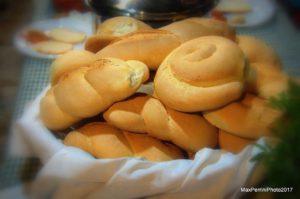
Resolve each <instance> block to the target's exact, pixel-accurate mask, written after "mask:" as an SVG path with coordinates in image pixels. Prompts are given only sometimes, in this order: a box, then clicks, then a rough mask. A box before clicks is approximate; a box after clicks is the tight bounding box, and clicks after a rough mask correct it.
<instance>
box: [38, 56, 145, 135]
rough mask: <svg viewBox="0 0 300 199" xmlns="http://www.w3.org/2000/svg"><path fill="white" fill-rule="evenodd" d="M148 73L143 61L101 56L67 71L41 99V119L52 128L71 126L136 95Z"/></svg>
mask: <svg viewBox="0 0 300 199" xmlns="http://www.w3.org/2000/svg"><path fill="white" fill-rule="evenodd" d="M148 77H149V71H148V68H147V66H146V65H145V64H143V63H142V62H139V61H134V60H130V61H126V62H125V61H123V60H120V59H116V58H106V59H99V60H97V61H95V62H94V63H93V64H91V65H90V66H85V67H80V68H77V69H76V70H73V71H71V72H69V73H67V74H65V75H64V76H63V77H62V78H60V80H59V82H58V83H57V84H55V85H54V86H53V87H51V88H50V90H49V91H48V92H47V94H46V96H45V97H44V98H42V100H41V104H40V116H41V119H42V121H43V122H44V124H45V126H46V127H48V128H49V129H52V130H59V129H64V128H67V127H69V126H70V125H72V124H73V123H75V122H77V121H79V120H81V119H83V118H88V117H92V116H95V115H97V114H98V113H100V112H102V111H104V110H105V109H107V108H108V107H109V106H110V105H112V104H113V103H114V102H116V101H119V100H122V99H125V98H126V97H128V96H130V95H132V94H133V93H135V91H136V90H137V89H138V88H139V87H140V85H141V84H142V83H143V82H144V81H146V80H147V79H148Z"/></svg>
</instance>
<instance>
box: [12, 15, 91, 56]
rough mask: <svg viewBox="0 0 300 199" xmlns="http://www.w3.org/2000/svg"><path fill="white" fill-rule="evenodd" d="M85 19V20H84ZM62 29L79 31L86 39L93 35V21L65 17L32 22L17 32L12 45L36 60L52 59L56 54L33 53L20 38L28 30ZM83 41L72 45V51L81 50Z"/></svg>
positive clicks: (29, 46)
mask: <svg viewBox="0 0 300 199" xmlns="http://www.w3.org/2000/svg"><path fill="white" fill-rule="evenodd" d="M85 19H86V18H85ZM59 27H64V28H68V29H71V30H74V31H79V32H83V33H85V35H86V37H88V36H90V35H92V34H93V33H94V21H93V20H88V21H87V20H82V19H79V18H78V17H75V18H74V17H73V18H70V17H67V18H59V19H48V20H43V21H37V22H34V23H32V24H30V25H28V26H26V27H24V28H23V29H22V30H21V31H19V32H18V33H17V34H16V36H15V38H14V44H15V46H16V48H17V49H18V50H19V51H20V52H21V53H23V54H25V55H27V56H31V57H36V58H47V59H54V58H56V57H57V56H59V55H57V54H43V53H39V52H36V51H34V50H33V49H32V48H31V44H30V43H28V42H27V41H26V40H25V38H24V37H23V36H22V35H23V34H24V33H25V32H26V31H28V30H39V31H48V30H51V29H53V28H59ZM83 48H84V41H83V42H81V43H78V44H75V45H73V49H83Z"/></svg>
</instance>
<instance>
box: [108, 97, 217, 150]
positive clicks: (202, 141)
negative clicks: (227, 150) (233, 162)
mask: <svg viewBox="0 0 300 199" xmlns="http://www.w3.org/2000/svg"><path fill="white" fill-rule="evenodd" d="M103 116H104V118H105V120H106V121H107V122H108V123H110V124H112V125H114V126H116V127H118V128H120V129H123V130H127V131H132V132H138V133H147V134H149V135H151V136H153V137H156V138H158V139H162V140H167V141H171V142H173V143H174V144H176V145H178V146H180V147H181V148H183V149H185V150H187V151H191V152H196V151H198V150H200V149H202V148H204V147H210V148H213V147H215V145H216V143H217V129H216V128H215V127H213V126H212V125H210V124H209V123H208V122H207V121H206V120H205V119H203V118H202V117H201V116H200V115H196V114H187V113H182V112H178V111H174V110H172V109H170V108H167V107H165V106H164V105H163V104H162V103H161V102H160V101H159V100H157V99H155V98H152V97H150V96H134V97H133V98H131V99H129V100H126V101H121V102H117V103H115V104H113V105H112V106H111V107H110V108H109V109H108V110H107V111H106V112H105V113H104V115H103Z"/></svg>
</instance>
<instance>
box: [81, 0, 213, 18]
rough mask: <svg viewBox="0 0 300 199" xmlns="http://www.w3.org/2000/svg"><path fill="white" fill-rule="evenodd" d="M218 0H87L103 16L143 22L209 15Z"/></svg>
mask: <svg viewBox="0 0 300 199" xmlns="http://www.w3.org/2000/svg"><path fill="white" fill-rule="evenodd" d="M215 3H216V0H86V4H87V5H89V6H90V7H91V8H93V9H94V11H95V12H96V13H97V14H99V15H102V16H108V17H109V16H118V15H125V16H132V17H135V18H137V19H140V20H143V21H166V20H178V19H182V18H185V17H189V16H193V15H197V16H201V15H204V14H205V13H207V12H208V11H209V10H210V9H211V8H212V7H213V6H214V5H215Z"/></svg>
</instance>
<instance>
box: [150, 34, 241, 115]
mask: <svg viewBox="0 0 300 199" xmlns="http://www.w3.org/2000/svg"><path fill="white" fill-rule="evenodd" d="M244 68H245V59H244V55H243V52H242V51H241V49H240V48H239V47H238V46H237V44H236V43H234V42H233V41H231V40H229V39H226V38H223V37H217V36H205V37H199V38H197V39H193V40H191V41H188V42H186V43H184V44H182V45H181V46H179V47H178V48H176V49H175V50H174V51H172V52H171V53H170V54H169V55H168V57H167V58H166V59H165V60H164V61H163V63H162V64H161V65H160V67H159V69H158V71H157V73H156V76H155V78H154V92H155V95H156V96H157V97H158V98H159V99H160V100H161V101H162V102H163V103H164V104H165V105H167V106H168V107H170V108H173V109H175V110H179V111H184V112H196V111H203V110H208V109H214V108H218V107H221V106H223V105H225V104H227V103H229V102H231V101H233V100H236V99H238V98H239V97H240V95H241V94H242V92H243V85H244Z"/></svg>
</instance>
